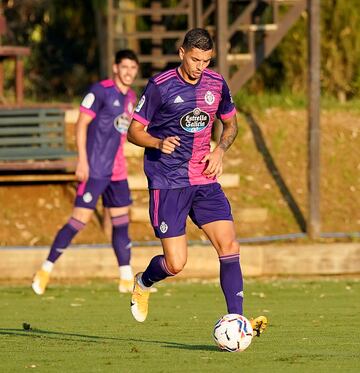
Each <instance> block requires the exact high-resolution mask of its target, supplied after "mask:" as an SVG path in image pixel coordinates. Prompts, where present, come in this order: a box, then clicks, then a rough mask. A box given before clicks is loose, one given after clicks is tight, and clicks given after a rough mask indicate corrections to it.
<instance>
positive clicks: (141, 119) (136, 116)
mask: <svg viewBox="0 0 360 373" xmlns="http://www.w3.org/2000/svg"><path fill="white" fill-rule="evenodd" d="M133 119H135V120H137V121H138V122H140V123H141V124H143V125H144V126H147V125H148V124H149V123H150V121H148V120H146V119H145V118H143V117H141V116H140V115H139V114H136V113H134V115H133Z"/></svg>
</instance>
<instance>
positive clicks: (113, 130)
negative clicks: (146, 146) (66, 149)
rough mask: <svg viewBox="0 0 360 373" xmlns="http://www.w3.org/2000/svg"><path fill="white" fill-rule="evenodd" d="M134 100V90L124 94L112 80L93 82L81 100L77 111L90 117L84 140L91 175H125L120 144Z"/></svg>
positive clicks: (115, 176) (128, 122)
mask: <svg viewBox="0 0 360 373" xmlns="http://www.w3.org/2000/svg"><path fill="white" fill-rule="evenodd" d="M135 102H136V94H135V92H134V91H132V90H131V89H129V90H128V92H127V94H126V95H124V94H123V93H121V92H120V90H119V89H118V88H117V86H116V85H115V83H114V81H112V80H103V81H101V82H98V83H95V84H94V85H93V86H92V87H91V88H90V90H89V92H88V93H87V95H86V96H85V97H84V99H83V100H82V102H81V105H80V111H81V112H83V113H86V114H88V115H90V116H91V117H92V118H93V120H92V122H91V123H90V124H89V126H88V131H87V142H86V151H87V156H88V162H89V167H90V177H91V178H93V179H109V178H110V179H111V180H124V179H126V178H127V167H126V161H125V157H124V152H123V144H124V142H125V140H126V134H127V130H128V127H129V124H130V120H131V117H132V113H133V108H134V105H135Z"/></svg>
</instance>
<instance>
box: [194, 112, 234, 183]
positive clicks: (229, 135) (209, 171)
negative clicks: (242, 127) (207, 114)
mask: <svg viewBox="0 0 360 373" xmlns="http://www.w3.org/2000/svg"><path fill="white" fill-rule="evenodd" d="M222 123H223V132H222V134H221V137H220V141H219V144H218V145H217V146H216V148H215V149H214V150H213V151H212V152H211V153H209V154H207V155H206V156H205V157H204V158H203V159H202V161H201V162H202V163H206V162H208V164H207V167H206V169H205V170H204V172H203V174H204V175H205V176H206V177H208V178H209V179H210V178H214V177H219V176H220V175H221V174H222V171H223V157H224V154H225V152H226V151H227V150H228V149H229V148H230V146H231V144H232V143H233V142H234V140H235V138H236V136H237V133H238V126H237V120H236V115H233V116H231V117H230V118H226V119H222Z"/></svg>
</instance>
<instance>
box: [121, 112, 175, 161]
mask: <svg viewBox="0 0 360 373" xmlns="http://www.w3.org/2000/svg"><path fill="white" fill-rule="evenodd" d="M127 138H128V140H129V141H130V142H131V143H133V144H135V145H138V146H142V147H144V148H155V149H159V150H160V151H161V152H163V153H165V154H171V153H172V152H173V151H174V150H175V149H176V147H177V146H180V138H179V137H178V136H170V137H166V138H165V139H159V138H157V137H154V136H151V135H150V134H149V133H148V132H147V131H145V127H144V125H143V124H142V123H140V122H138V121H137V120H135V119H133V120H132V121H131V124H130V127H129V129H128V134H127Z"/></svg>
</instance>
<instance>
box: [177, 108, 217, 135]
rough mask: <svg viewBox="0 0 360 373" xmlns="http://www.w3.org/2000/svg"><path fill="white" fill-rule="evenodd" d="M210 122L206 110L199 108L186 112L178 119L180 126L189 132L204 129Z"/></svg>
mask: <svg viewBox="0 0 360 373" xmlns="http://www.w3.org/2000/svg"><path fill="white" fill-rule="evenodd" d="M209 122H210V115H209V114H208V113H207V112H206V111H202V110H200V109H199V108H195V109H194V110H192V111H190V112H188V113H187V114H185V115H184V116H182V117H181V119H180V125H181V127H182V128H183V129H184V130H185V131H187V132H191V133H195V132H200V131H202V130H204V129H205V128H206V127H207V125H208V124H209Z"/></svg>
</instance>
